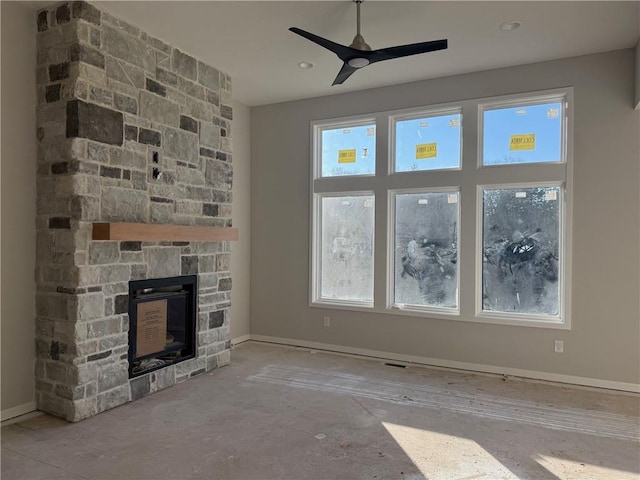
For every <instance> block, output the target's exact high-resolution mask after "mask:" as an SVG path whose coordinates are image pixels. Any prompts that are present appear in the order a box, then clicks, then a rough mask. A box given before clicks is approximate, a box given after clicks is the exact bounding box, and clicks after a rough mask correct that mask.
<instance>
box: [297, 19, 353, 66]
mask: <svg viewBox="0 0 640 480" xmlns="http://www.w3.org/2000/svg"><path fill="white" fill-rule="evenodd" d="M289 30H290V31H292V32H293V33H297V34H298V35H300V36H301V37H304V38H306V39H307V40H311V41H312V42H313V43H317V44H318V45H320V46H321V47H324V48H326V49H327V50H331V51H332V52H333V53H335V54H336V55H337V56H338V58H340V60H342V61H343V62H344V61H345V60H346V58H347V57H349V56H353V51H352V50H353V49H351V48H349V47H346V46H344V45H340V44H339V43H335V42H332V41H331V40H327V39H326V38H322V37H319V36H318V35H314V34H313V33H309V32H305V31H304V30H302V29H300V28H296V27H291V28H290V29H289Z"/></svg>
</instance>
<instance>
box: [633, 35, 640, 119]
mask: <svg viewBox="0 0 640 480" xmlns="http://www.w3.org/2000/svg"><path fill="white" fill-rule="evenodd" d="M634 105H635V106H636V109H639V108H640V40H638V43H636V97H635V102H634Z"/></svg>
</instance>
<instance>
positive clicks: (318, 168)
mask: <svg viewBox="0 0 640 480" xmlns="http://www.w3.org/2000/svg"><path fill="white" fill-rule="evenodd" d="M370 124H373V125H374V127H375V129H376V132H375V138H376V139H377V135H378V125H377V124H376V118H375V117H372V116H370V115H367V116H358V117H345V118H341V119H339V120H337V122H312V123H311V130H312V132H311V148H312V152H313V153H312V155H313V156H312V158H313V164H312V165H313V175H312V180H320V179H322V180H327V179H334V178H354V177H355V178H366V177H375V176H376V174H377V172H376V170H377V168H376V166H377V159H378V151H377V148H376V158H375V159H374V160H375V162H374V169H373V173H355V174H350V175H334V176H326V177H324V176H322V132H323V131H325V130H340V129H342V130H344V129H346V128H353V127H364V126H366V125H370ZM316 138H319V139H320V141H319V142H317V143H316V142H315V139H316Z"/></svg>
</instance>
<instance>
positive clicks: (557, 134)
mask: <svg viewBox="0 0 640 480" xmlns="http://www.w3.org/2000/svg"><path fill="white" fill-rule="evenodd" d="M563 105H564V102H562V101H558V100H554V101H552V102H544V103H539V104H536V103H530V102H523V103H520V102H518V103H515V104H514V103H510V104H508V105H507V106H501V105H500V104H497V105H490V104H489V105H485V106H484V108H482V113H483V118H482V126H483V135H482V165H485V166H486V165H509V164H518V163H543V162H562V161H563V160H564V159H563V149H562V146H563V131H564V129H563V119H564V107H563Z"/></svg>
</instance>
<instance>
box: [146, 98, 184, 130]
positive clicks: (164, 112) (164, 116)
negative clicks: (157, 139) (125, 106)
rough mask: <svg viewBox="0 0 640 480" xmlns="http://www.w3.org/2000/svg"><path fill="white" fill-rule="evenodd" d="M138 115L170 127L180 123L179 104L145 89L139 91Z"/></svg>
mask: <svg viewBox="0 0 640 480" xmlns="http://www.w3.org/2000/svg"><path fill="white" fill-rule="evenodd" d="M140 116H142V117H144V118H147V119H149V120H153V121H155V122H158V123H162V124H164V125H169V126H171V127H178V126H179V125H180V108H179V106H178V105H177V104H176V103H173V102H172V101H170V100H167V99H166V98H164V97H160V96H158V95H155V94H153V93H151V92H147V91H143V92H141V93H140Z"/></svg>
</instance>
